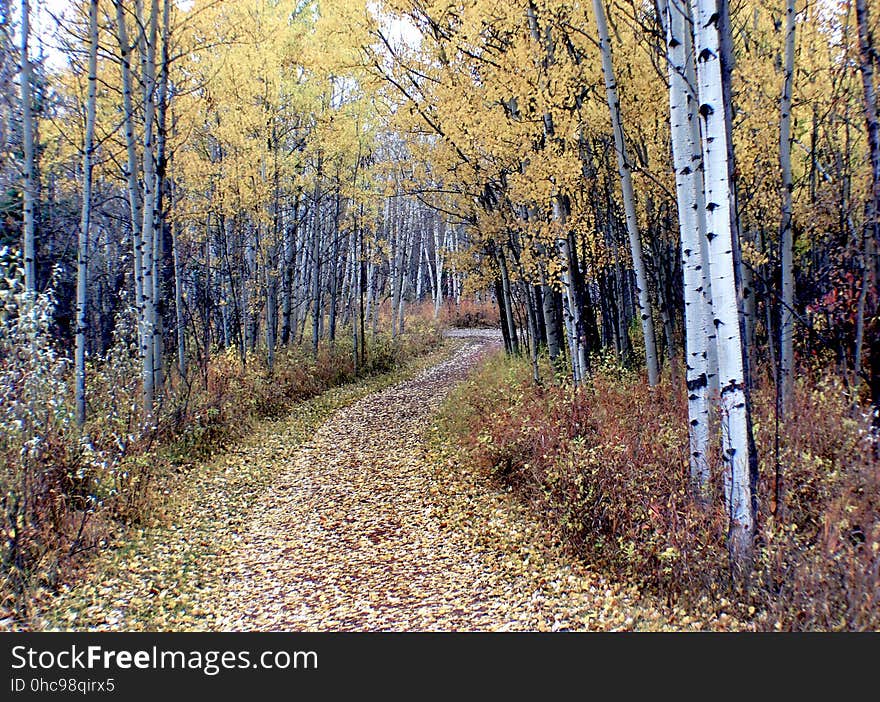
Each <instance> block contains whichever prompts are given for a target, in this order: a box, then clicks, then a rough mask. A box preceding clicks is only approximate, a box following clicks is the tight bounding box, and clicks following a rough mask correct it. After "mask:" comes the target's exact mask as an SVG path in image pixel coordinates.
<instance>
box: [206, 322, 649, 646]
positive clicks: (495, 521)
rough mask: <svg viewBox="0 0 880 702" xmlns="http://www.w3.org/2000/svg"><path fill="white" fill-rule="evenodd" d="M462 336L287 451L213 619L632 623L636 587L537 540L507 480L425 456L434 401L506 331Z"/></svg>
mask: <svg viewBox="0 0 880 702" xmlns="http://www.w3.org/2000/svg"><path fill="white" fill-rule="evenodd" d="M455 335H456V336H459V337H460V338H461V339H462V342H460V343H462V346H461V348H460V350H459V351H458V352H457V353H455V354H454V355H453V356H452V357H451V358H449V359H448V360H446V361H444V362H442V363H440V364H439V365H436V366H434V367H432V368H429V369H428V370H426V371H423V372H422V373H421V374H419V375H418V376H417V377H415V378H413V379H411V380H408V381H405V382H403V383H400V384H398V385H396V386H394V387H391V388H389V389H387V390H384V391H382V392H378V393H374V394H372V395H369V396H367V397H365V398H363V399H362V400H360V401H358V402H357V403H355V404H353V405H351V406H349V407H347V408H344V409H342V410H339V411H338V412H337V413H336V414H335V415H334V416H333V417H332V418H331V419H330V420H329V421H327V422H326V423H325V424H324V425H323V426H322V427H321V428H320V429H319V430H318V432H317V433H316V434H315V436H314V437H313V439H312V440H311V441H309V442H308V443H307V444H305V445H303V446H301V447H300V448H299V449H297V450H296V451H295V453H294V454H293V456H292V457H291V460H289V461H288V462H286V463H285V465H284V466H283V467H282V468H281V470H280V471H279V473H278V474H277V478H276V479H275V480H274V482H273V485H272V486H271V488H270V490H268V491H267V492H266V493H265V495H264V496H263V497H262V498H261V499H260V501H259V502H258V504H256V505H255V506H254V509H253V511H252V512H251V519H250V523H249V525H248V528H247V530H246V531H245V532H244V533H243V534H242V535H241V540H240V541H239V544H238V547H237V549H236V552H235V553H234V554H231V555H232V558H231V559H230V563H231V565H230V567H229V568H228V570H227V572H226V573H224V575H223V577H224V580H225V587H224V588H223V590H225V592H226V598H227V599H226V602H225V603H224V604H223V606H222V607H220V608H219V610H220V611H222V612H225V613H226V615H225V616H224V617H222V618H220V619H219V620H218V621H217V624H218V625H219V628H222V629H225V630H236V631H242V630H274V631H297V630H309V631H316V630H317V631H327V630H330V631H341V630H352V631H371V630H385V631H419V630H433V631H436V630H471V631H472V630H521V629H527V630H535V629H560V628H564V629H569V628H576V629H583V628H606V626H607V625H609V624H611V625H612V626H613V627H621V628H628V627H630V626H632V625H633V624H634V623H635V621H634V618H633V617H632V616H629V612H630V610H632V609H634V608H633V606H632V604H631V603H629V601H628V596H627V595H625V594H624V595H621V594H620V593H619V592H618V591H616V590H612V589H607V588H606V587H605V586H604V583H602V582H601V581H600V579H599V578H598V577H597V576H596V575H595V574H592V573H590V572H588V571H586V570H584V569H579V568H578V567H577V566H573V565H572V564H571V563H570V562H569V559H565V558H563V557H562V556H561V554H560V553H559V552H552V553H549V554H548V553H546V549H542V548H541V547H539V546H538V545H537V544H538V542H540V541H541V540H542V539H541V535H540V534H539V533H538V532H539V531H540V525H538V524H537V523H536V521H535V519H534V518H530V517H529V515H528V514H527V513H525V512H524V511H523V509H522V508H521V506H519V505H517V503H516V500H515V499H514V498H513V497H512V496H511V495H509V494H507V493H505V492H504V491H503V490H501V489H500V488H497V487H495V488H493V487H492V486H491V485H490V484H489V483H488V482H487V481H486V480H485V477H483V478H482V479H480V478H479V477H478V476H474V475H472V474H470V473H468V472H467V471H466V470H464V469H462V470H460V471H458V472H455V468H454V467H453V469H452V471H447V473H446V474H444V473H443V472H442V471H438V468H437V466H436V464H434V463H432V461H431V459H430V458H429V457H427V456H426V452H425V449H424V445H423V440H422V439H423V436H424V434H425V432H426V430H427V429H428V428H429V426H430V420H431V418H432V416H433V415H434V413H435V411H436V409H437V407H438V405H439V404H440V403H441V402H442V400H443V399H444V397H446V396H447V394H448V393H449V392H450V390H451V389H452V388H454V387H455V386H456V385H457V384H458V383H459V382H461V381H462V380H463V379H464V378H465V377H466V375H467V374H468V372H469V371H470V370H471V369H472V368H473V367H474V366H475V364H476V363H477V362H478V360H479V359H480V358H481V357H482V356H483V355H484V354H485V353H486V352H487V351H489V350H492V349H495V348H497V347H498V345H499V343H500V336H499V335H495V334H492V333H490V332H480V331H467V332H457V333H456V334H455ZM551 551H552V549H551ZM596 625H599V626H596Z"/></svg>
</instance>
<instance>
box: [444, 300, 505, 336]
mask: <svg viewBox="0 0 880 702" xmlns="http://www.w3.org/2000/svg"><path fill="white" fill-rule="evenodd" d="M440 319H441V321H442V322H443V324H444V325H445V326H447V327H460V328H477V329H484V328H496V327H498V326H499V324H500V323H501V322H500V318H499V316H498V305H497V304H495V303H494V302H493V301H491V300H487V301H484V302H477V301H476V300H471V299H463V300H461V301H460V302H458V303H455V302H447V303H446V304H445V305H444V306H443V307H442V308H441V309H440Z"/></svg>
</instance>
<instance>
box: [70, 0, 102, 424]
mask: <svg viewBox="0 0 880 702" xmlns="http://www.w3.org/2000/svg"><path fill="white" fill-rule="evenodd" d="M97 74H98V0H90V2H89V62H88V86H89V87H88V97H87V98H86V133H85V139H84V141H83V166H82V169H83V174H82V179H83V180H82V211H81V214H80V220H79V246H78V256H77V267H76V351H75V354H74V356H75V357H74V365H75V367H76V389H75V393H74V394H75V404H76V422H77V424H79V426H82V425H83V424H84V423H85V421H86V329H87V327H88V314H87V312H88V310H87V304H86V303H87V298H86V295H87V291H88V280H89V230H90V229H91V221H92V151H93V148H94V142H95V96H96V92H97V82H98V77H97Z"/></svg>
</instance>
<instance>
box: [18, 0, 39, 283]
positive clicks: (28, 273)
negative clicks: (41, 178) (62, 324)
mask: <svg viewBox="0 0 880 702" xmlns="http://www.w3.org/2000/svg"><path fill="white" fill-rule="evenodd" d="M20 32H21V76H20V83H21V131H22V142H23V143H22V147H23V149H24V188H23V192H22V200H23V201H24V287H25V290H27V291H28V292H30V293H35V292H36V291H37V254H36V243H35V242H36V228H37V225H36V215H37V213H36V207H37V176H36V153H35V148H34V114H33V96H32V94H31V93H32V85H33V75H32V73H33V71H32V68H31V60H30V55H29V52H28V39H29V38H30V7H29V3H28V0H21V28H20Z"/></svg>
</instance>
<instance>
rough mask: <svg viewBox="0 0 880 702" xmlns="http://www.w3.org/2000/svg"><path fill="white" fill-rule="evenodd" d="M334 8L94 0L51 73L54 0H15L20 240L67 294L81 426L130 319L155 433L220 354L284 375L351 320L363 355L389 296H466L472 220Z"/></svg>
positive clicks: (12, 126) (0, 12)
mask: <svg viewBox="0 0 880 702" xmlns="http://www.w3.org/2000/svg"><path fill="white" fill-rule="evenodd" d="M323 10H324V8H322V13H320V14H319V13H317V12H316V11H315V8H314V7H313V6H312V5H310V4H305V5H302V4H299V5H297V4H295V3H290V2H280V3H279V2H269V1H267V2H260V3H257V4H256V5H254V6H248V7H247V8H244V7H242V6H241V5H240V4H236V3H231V2H224V1H220V0H205V1H204V2H196V3H192V4H191V5H190V6H188V7H186V8H184V7H180V6H179V5H178V4H177V3H174V2H170V0H149V1H148V2H138V3H127V2H122V1H121V0H87V1H86V2H83V3H79V4H76V5H75V6H71V7H70V8H68V11H67V12H68V14H67V15H66V16H65V18H64V20H63V22H59V23H58V24H57V26H55V25H53V26H55V31H57V36H56V37H55V38H54V39H53V42H54V43H57V44H58V45H59V46H60V48H61V49H62V50H63V51H64V52H65V54H66V58H67V62H68V63H67V66H66V67H64V68H61V69H54V68H53V69H51V70H49V69H47V67H46V66H44V65H43V64H40V66H39V67H38V75H37V77H36V78H35V77H34V75H33V74H34V70H33V68H32V66H31V62H30V61H28V60H20V59H21V58H22V57H28V55H29V51H28V40H29V38H31V32H29V31H27V30H28V22H27V20H28V19H29V18H30V14H29V13H32V12H33V8H31V7H30V5H29V3H28V2H27V0H23V1H22V2H21V3H20V4H19V5H18V6H17V7H16V8H11V7H9V5H8V4H7V0H4V1H3V4H2V5H0V19H2V24H0V28H2V32H0V58H2V63H0V68H2V70H0V78H2V80H3V81H4V82H3V85H4V86H5V87H6V88H10V87H17V90H16V91H15V93H16V94H15V95H12V94H9V93H6V92H5V91H4V96H3V97H4V100H5V102H4V103H3V104H2V107H0V116H2V118H3V119H2V130H0V135H2V137H3V143H2V148H3V152H4V153H8V154H9V155H10V156H11V157H12V158H10V160H8V161H4V162H3V164H2V165H0V182H2V184H3V185H4V188H5V190H4V193H3V199H2V203H3V207H4V211H3V219H2V225H0V226H2V227H3V230H2V231H3V243H11V244H15V246H16V248H17V249H18V250H19V251H20V252H21V254H22V264H23V265H22V268H23V270H24V272H25V280H26V285H27V289H28V290H36V289H37V288H38V287H40V288H45V287H47V286H50V285H51V287H52V292H53V295H54V298H55V300H56V306H55V310H54V314H55V327H54V330H55V333H56V334H57V336H58V337H59V339H60V340H61V341H62V343H67V342H70V344H71V346H70V348H71V350H72V355H73V361H74V364H73V368H74V376H75V377H74V382H73V384H72V395H73V398H74V408H75V410H74V411H75V416H76V420H77V422H78V423H79V424H80V425H81V426H82V425H84V423H85V422H86V420H87V417H88V414H89V398H88V394H87V390H88V387H89V385H88V382H87V376H86V374H87V369H88V368H90V367H92V366H90V364H93V363H98V364H100V359H101V358H102V357H104V356H105V355H106V354H107V353H108V352H109V351H110V347H111V345H112V344H113V343H114V338H115V337H116V336H117V332H118V331H120V330H122V329H125V328H126V327H127V325H128V323H129V321H133V324H134V328H135V329H136V336H137V348H138V359H139V365H140V386H141V395H142V396H141V402H140V407H139V414H140V415H141V417H142V420H143V422H144V426H146V427H148V428H149V427H152V426H153V425H154V424H155V423H156V421H157V420H158V412H159V410H160V408H161V407H162V406H163V404H164V403H165V397H166V394H167V393H168V392H169V390H172V389H174V388H176V387H178V386H179V385H180V384H181V383H184V384H186V383H190V382H192V381H193V376H192V373H193V369H204V368H205V367H206V364H207V363H208V361H209V359H210V357H211V356H212V354H215V353H216V352H217V350H218V349H222V348H235V349H237V350H238V353H239V355H240V358H241V362H242V363H246V362H248V357H249V356H253V355H254V354H259V355H262V356H263V357H264V358H265V360H266V364H267V368H268V370H269V372H272V369H273V366H274V363H275V359H276V356H277V350H278V349H279V347H282V346H288V345H291V344H299V343H302V342H304V341H308V343H310V344H311V345H312V347H313V349H314V350H315V351H316V352H317V349H318V346H319V344H320V343H322V342H323V341H324V340H327V341H329V342H330V343H334V342H335V341H336V340H337V339H338V338H339V336H340V329H341V328H342V327H343V326H347V327H349V328H351V330H352V333H351V338H352V342H353V345H354V351H353V353H354V354H355V355H356V357H357V362H358V363H360V364H364V363H365V362H366V356H367V354H368V353H369V342H370V340H371V339H372V337H373V336H374V334H375V333H376V332H377V331H378V330H379V327H380V308H382V310H383V311H382V314H385V313H386V311H387V307H388V306H389V305H390V306H391V308H392V309H391V310H390V315H389V316H388V318H387V320H385V321H383V322H382V326H383V327H384V325H385V324H387V325H388V328H389V329H390V330H392V331H393V333H394V334H398V333H401V332H403V330H404V328H405V321H404V320H405V312H406V308H407V304H408V302H409V301H418V300H427V299H428V298H432V301H433V305H434V311H435V316H436V315H437V314H439V311H440V309H441V307H442V306H443V302H444V300H446V299H450V298H455V297H457V296H459V295H460V294H461V277H460V273H459V272H458V271H457V270H456V267H455V266H456V264H455V263H454V261H455V256H456V252H457V250H458V249H459V248H460V247H461V246H462V242H463V237H464V234H463V229H462V227H461V225H460V223H458V222H457V221H456V220H455V218H454V217H452V216H451V215H449V214H442V213H440V212H439V210H436V209H434V206H435V205H436V204H438V203H439V201H436V202H435V201H434V200H432V198H433V195H432V194H431V193H428V192H426V191H424V190H423V189H422V188H421V186H419V185H417V183H416V181H415V180H414V179H413V171H412V163H411V156H410V154H409V152H408V147H407V146H406V144H404V143H403V142H402V141H400V140H399V139H397V137H396V136H394V135H393V134H392V133H390V132H387V131H383V130H382V121H381V119H380V117H379V115H378V114H377V113H376V110H375V107H374V101H376V100H385V99H386V98H385V97H383V96H381V95H380V94H379V93H378V92H377V86H376V85H375V84H374V82H372V79H371V78H370V76H369V74H368V73H367V72H365V71H364V70H363V69H360V68H358V63H359V58H358V57H359V56H360V51H361V49H360V47H359V45H358V44H357V42H354V43H352V44H349V43H348V42H340V41H339V40H338V32H339V27H340V25H339V22H341V21H342V22H343V23H346V22H347V20H341V19H340V16H341V15H344V14H345V13H346V12H349V11H351V8H350V7H349V6H347V5H346V6H345V7H343V6H340V7H335V6H332V4H331V5H328V6H327V7H326V11H323ZM55 19H60V18H55ZM55 19H51V18H48V16H47V15H45V14H43V15H42V19H41V25H42V27H43V30H42V31H45V27H46V25H47V23H49V24H51V23H53V22H55ZM352 26H354V25H352ZM346 27H347V29H346V31H350V32H354V31H355V29H351V27H348V25H346ZM22 29H23V30H24V31H21V30H22ZM16 37H18V38H19V39H20V41H19V42H18V46H14V45H13V43H12V41H13V39H15V38H16ZM355 38H356V37H355ZM41 56H42V51H41ZM56 58H57V55H56ZM16 84H17V85H16ZM35 84H36V85H37V86H38V88H39V104H37V98H35V95H34V85H35ZM389 104H391V103H389ZM35 106H36V107H35ZM32 108H33V109H32ZM37 126H39V129H37ZM38 161H39V165H40V167H39V168H37V167H36V164H37V162H38ZM50 270H54V273H53V274H52V280H51V282H50V281H49V275H48V274H47V273H46V271H50ZM383 305H384V307H383ZM307 330H308V334H307V333H306V331H307ZM172 356H173V357H176V362H173V363H169V357H172Z"/></svg>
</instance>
